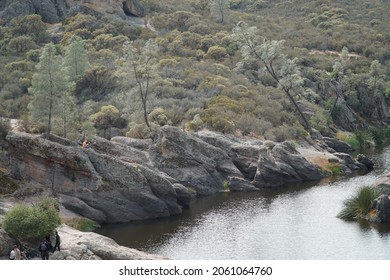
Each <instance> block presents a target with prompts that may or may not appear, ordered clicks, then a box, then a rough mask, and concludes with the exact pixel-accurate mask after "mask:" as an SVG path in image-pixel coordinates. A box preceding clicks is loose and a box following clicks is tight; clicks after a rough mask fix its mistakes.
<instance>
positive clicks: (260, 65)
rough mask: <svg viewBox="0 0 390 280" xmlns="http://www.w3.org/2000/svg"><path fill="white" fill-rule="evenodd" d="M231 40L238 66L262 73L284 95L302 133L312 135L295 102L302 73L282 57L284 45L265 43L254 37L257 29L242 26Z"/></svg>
mask: <svg viewBox="0 0 390 280" xmlns="http://www.w3.org/2000/svg"><path fill="white" fill-rule="evenodd" d="M232 37H233V39H235V40H236V42H237V43H238V44H239V46H240V51H241V56H242V61H241V62H240V63H239V65H238V66H239V67H242V66H243V65H244V64H249V65H251V67H252V69H253V68H254V69H255V71H257V73H258V74H259V73H260V72H261V71H262V69H265V71H266V72H267V73H268V74H269V75H270V76H271V77H272V79H273V80H274V81H275V82H276V84H277V86H278V87H279V88H280V89H281V90H282V91H283V92H284V93H285V94H286V96H287V97H288V99H289V100H290V102H291V104H292V105H293V107H294V108H295V110H296V111H297V113H298V114H299V116H300V118H301V119H302V122H303V126H304V127H305V129H306V130H307V131H308V132H309V133H311V132H312V129H311V125H310V123H309V121H308V119H307V118H306V116H305V115H304V114H303V112H302V110H301V108H300V107H299V105H298V102H297V96H299V95H301V92H302V91H303V89H302V87H301V84H302V81H303V80H302V77H301V73H300V70H299V68H298V65H297V64H296V59H288V58H287V57H286V56H285V55H284V54H283V44H284V41H274V40H266V39H264V38H263V37H261V36H260V35H258V34H257V28H256V27H254V26H253V27H249V26H248V25H247V24H246V23H245V22H239V23H238V24H237V26H236V27H235V28H234V29H233V33H232Z"/></svg>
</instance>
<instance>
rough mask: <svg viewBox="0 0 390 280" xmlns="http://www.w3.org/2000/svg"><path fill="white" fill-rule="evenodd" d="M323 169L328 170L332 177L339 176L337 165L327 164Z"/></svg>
mask: <svg viewBox="0 0 390 280" xmlns="http://www.w3.org/2000/svg"><path fill="white" fill-rule="evenodd" d="M325 169H326V170H329V171H330V172H331V173H332V175H335V176H337V175H340V174H341V166H340V164H338V163H328V164H327V165H326V166H325Z"/></svg>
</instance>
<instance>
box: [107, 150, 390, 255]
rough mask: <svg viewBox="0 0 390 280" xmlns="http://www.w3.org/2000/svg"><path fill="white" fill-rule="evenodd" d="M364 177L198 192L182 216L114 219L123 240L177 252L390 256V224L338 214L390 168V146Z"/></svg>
mask: <svg viewBox="0 0 390 280" xmlns="http://www.w3.org/2000/svg"><path fill="white" fill-rule="evenodd" d="M372 156H374V159H375V163H376V166H375V170H374V171H373V172H370V173H367V174H365V175H364V176H357V177H339V178H327V179H325V180H322V181H320V182H315V183H308V184H299V185H292V186H289V187H288V188H281V189H276V190H261V191H259V192H255V193H221V194H218V195H215V196H212V197H204V198H200V199H198V201H197V202H196V204H195V205H194V206H193V208H191V209H186V210H185V211H184V212H183V214H182V215H181V216H176V217H170V218H166V219H158V220H151V221H143V222H137V223H130V224H125V225H110V226H106V227H104V228H102V229H101V230H99V233H101V234H103V235H107V236H109V237H111V238H113V239H114V240H116V241H117V242H118V243H119V244H121V245H125V246H129V247H132V248H137V249H140V250H144V251H147V252H151V253H158V254H162V255H164V256H166V257H169V258H172V259H390V251H389V250H387V248H388V247H389V245H390V244H389V242H390V234H389V233H390V224H370V223H368V222H363V221H362V222H360V223H356V222H345V221H342V220H340V219H338V218H336V216H337V214H338V212H339V211H340V210H341V208H342V202H343V200H345V199H346V198H349V197H350V196H351V195H352V194H354V193H355V191H356V189H357V188H359V187H360V186H363V185H370V184H372V182H373V181H374V180H375V179H376V177H377V176H378V175H379V174H381V173H383V172H385V171H386V172H388V171H389V162H390V148H387V149H385V150H384V151H383V152H380V153H376V154H373V155H372Z"/></svg>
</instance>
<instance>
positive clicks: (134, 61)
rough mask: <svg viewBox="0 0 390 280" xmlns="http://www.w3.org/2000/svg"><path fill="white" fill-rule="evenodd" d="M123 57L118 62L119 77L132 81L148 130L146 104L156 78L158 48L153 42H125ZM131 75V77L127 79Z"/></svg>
mask: <svg viewBox="0 0 390 280" xmlns="http://www.w3.org/2000/svg"><path fill="white" fill-rule="evenodd" d="M123 53H124V56H123V57H122V58H121V59H120V60H119V64H120V68H121V69H120V71H119V72H120V75H121V76H123V77H124V78H125V79H127V80H128V79H129V78H130V79H132V78H133V79H134V80H135V83H136V87H137V88H138V94H139V97H140V99H141V103H142V110H143V117H144V121H145V124H146V125H147V127H148V128H150V123H149V119H148V102H149V97H150V93H151V91H152V88H153V84H154V82H155V81H156V79H157V78H158V74H157V72H156V67H157V54H158V46H157V44H156V43H155V42H154V41H153V40H151V39H150V40H148V41H146V42H145V44H138V45H137V44H135V43H134V42H126V43H125V44H124V46H123ZM128 73H131V75H132V76H131V77H128V76H127V75H128Z"/></svg>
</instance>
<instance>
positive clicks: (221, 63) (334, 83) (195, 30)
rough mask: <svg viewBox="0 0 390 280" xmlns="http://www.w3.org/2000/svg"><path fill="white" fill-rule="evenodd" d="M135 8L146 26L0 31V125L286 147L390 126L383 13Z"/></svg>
mask: <svg viewBox="0 0 390 280" xmlns="http://www.w3.org/2000/svg"><path fill="white" fill-rule="evenodd" d="M3 2H4V1H3ZM65 2H66V1H65ZM139 2H140V3H141V4H142V5H143V7H144V9H145V13H146V16H145V17H134V16H133V15H131V14H130V13H129V12H128V11H127V10H126V9H125V10H124V14H125V16H126V17H125V18H123V17H120V16H117V15H114V14H104V13H97V12H91V11H92V10H91V7H92V8H94V7H93V6H91V5H90V6H88V7H89V9H84V10H83V9H81V10H80V11H81V12H80V13H77V14H75V15H71V16H69V17H66V18H65V19H64V20H62V21H61V22H57V23H49V22H44V21H43V20H42V17H41V15H39V14H29V15H21V16H18V17H15V18H13V19H9V20H4V19H3V20H2V21H1V26H0V65H1V67H0V71H1V74H0V116H1V117H6V118H16V119H20V120H22V121H23V126H24V129H25V130H26V131H29V132H39V133H42V132H46V133H47V134H50V133H53V134H57V135H60V136H63V137H67V138H70V139H72V140H76V139H77V136H78V134H79V131H83V132H84V133H86V134H88V135H94V134H97V135H100V136H103V137H105V138H107V139H109V138H111V137H112V136H115V135H127V136H130V137H134V138H153V137H154V134H155V132H156V131H157V130H158V129H159V127H161V126H163V125H166V124H170V125H173V126H179V127H182V128H183V129H186V130H190V131H197V130H200V129H202V128H207V129H209V130H215V131H220V132H223V133H233V134H236V135H243V136H245V135H251V136H254V137H258V138H260V139H267V140H274V141H283V140H286V139H295V138H298V137H300V136H304V135H306V134H307V133H312V131H313V130H317V131H320V132H321V133H322V134H323V135H326V136H329V135H334V133H335V132H336V131H337V130H338V129H342V130H348V131H358V130H365V131H366V130H369V129H371V128H372V127H378V126H381V125H384V124H386V123H387V122H388V121H389V111H388V104H389V98H390V80H389V74H390V67H389V65H390V63H389V60H390V43H389V42H390V24H389V23H390V22H389V21H390V19H389V17H388V11H389V10H390V1H388V0H372V1H361V0H357V1H351V0H342V1H329V0H317V1H305V0H293V1H285V0H274V1H270V0H230V1H228V0H215V1H205V0H192V1H190V0H189V1H178V0H167V1H150V0H145V1H139ZM95 8H96V7H95ZM0 9H4V4H3V3H2V4H1V5H0Z"/></svg>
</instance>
